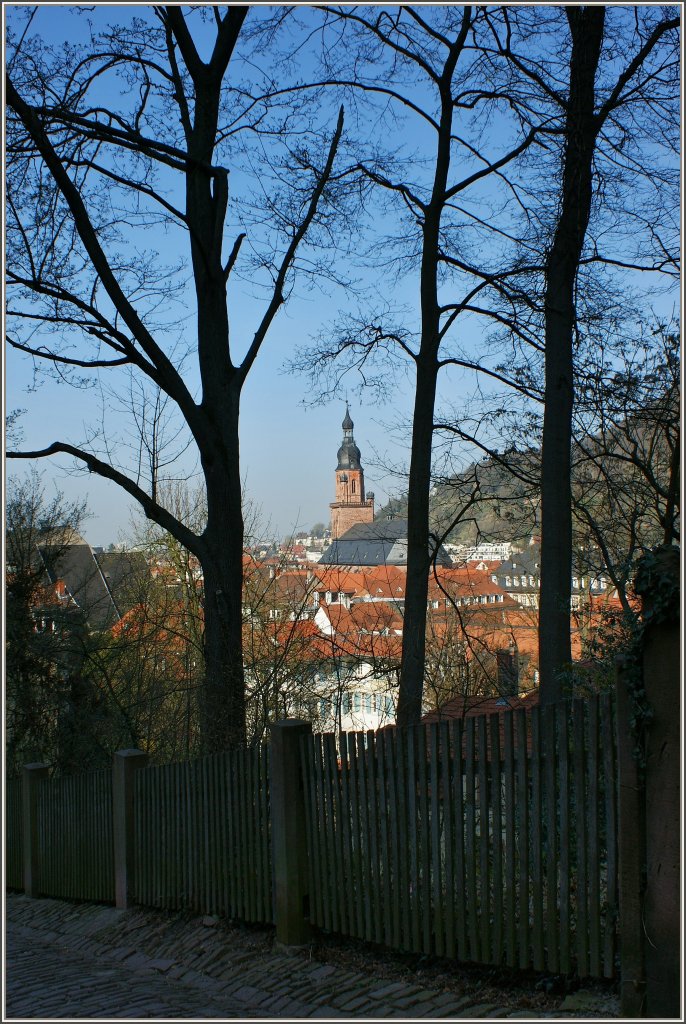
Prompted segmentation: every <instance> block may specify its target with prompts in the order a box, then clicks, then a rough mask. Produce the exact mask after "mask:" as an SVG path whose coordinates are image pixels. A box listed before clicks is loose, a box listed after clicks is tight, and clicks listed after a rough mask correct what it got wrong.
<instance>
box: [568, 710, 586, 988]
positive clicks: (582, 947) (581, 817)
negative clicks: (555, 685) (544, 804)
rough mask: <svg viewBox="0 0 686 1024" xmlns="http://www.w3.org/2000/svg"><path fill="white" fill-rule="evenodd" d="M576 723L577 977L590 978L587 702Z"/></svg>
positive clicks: (576, 715) (574, 717) (577, 711)
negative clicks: (585, 720)
mask: <svg viewBox="0 0 686 1024" xmlns="http://www.w3.org/2000/svg"><path fill="white" fill-rule="evenodd" d="M572 715H573V722H574V801H575V802H574V824H575V826H576V927H575V931H576V958H577V964H576V969H577V974H578V975H579V976H580V977H582V978H585V977H586V976H587V974H588V910H587V900H588V876H587V871H586V865H587V855H586V821H587V814H588V806H587V803H586V755H585V736H584V733H585V728H584V702H583V701H582V700H579V699H577V700H574V702H573V711H572Z"/></svg>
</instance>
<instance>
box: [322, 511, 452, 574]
mask: <svg viewBox="0 0 686 1024" xmlns="http://www.w3.org/2000/svg"><path fill="white" fill-rule="evenodd" d="M437 562H438V564H439V565H446V566H449V565H452V562H451V560H450V556H449V555H448V553H447V551H445V549H444V548H440V550H439V552H438V556H437ZM319 564H320V565H407V520H406V519H395V518H392V519H375V520H374V522H372V523H355V525H354V526H351V527H350V529H349V530H346V532H345V533H344V534H343V535H342V536H341V537H338V538H337V539H336V540H334V541H332V543H331V544H330V545H329V547H328V548H327V549H326V551H325V552H324V554H323V555H322V557H321V559H320V560H319Z"/></svg>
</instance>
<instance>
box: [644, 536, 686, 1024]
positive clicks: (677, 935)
mask: <svg viewBox="0 0 686 1024" xmlns="http://www.w3.org/2000/svg"><path fill="white" fill-rule="evenodd" d="M653 558H654V564H652V565H651V567H650V571H649V572H648V573H647V574H644V578H643V579H642V580H641V581H640V582H639V581H638V580H637V590H639V592H640V593H641V596H642V598H643V610H644V618H645V622H646V627H645V636H644V647H643V681H644V687H645V692H646V698H647V700H648V704H649V705H650V707H651V708H652V718H651V720H650V723H649V726H648V731H647V741H646V768H645V808H646V810H645V813H646V890H645V899H644V905H643V917H644V928H645V943H644V950H645V972H646V1003H645V1015H646V1017H650V1018H654V1019H657V1020H666V1019H668V1018H670V1017H678V1016H679V1012H680V988H681V969H680V955H679V954H680V945H681V934H682V933H681V922H680V903H681V899H680V840H681V797H680V784H681V764H680V748H681V666H680V644H679V632H680V629H679V596H680V595H679V569H680V559H679V550H678V548H675V547H666V548H661V549H659V550H658V551H657V552H655V554H654V556H653ZM646 575H647V579H646Z"/></svg>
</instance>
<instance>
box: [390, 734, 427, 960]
mask: <svg viewBox="0 0 686 1024" xmlns="http://www.w3.org/2000/svg"><path fill="white" fill-rule="evenodd" d="M420 731H421V730H417V732H420ZM395 741H396V744H395V756H396V766H395V767H396V772H397V775H398V787H397V799H398V837H397V843H398V885H399V887H400V888H399V891H400V892H402V893H404V894H405V896H404V898H403V899H402V901H401V903H402V906H401V924H400V929H401V932H400V933H401V936H402V938H401V941H402V943H403V946H404V947H405V948H406V949H408V948H411V946H410V905H409V899H408V894H409V893H410V845H409V842H408V839H409V833H410V831H411V830H412V829H413V828H414V827H415V826H414V825H413V823H412V820H411V818H410V817H409V811H408V794H407V790H406V787H405V786H404V784H403V780H404V779H406V778H408V765H409V754H410V752H409V747H408V744H409V733H408V730H407V729H398V730H396V734H395ZM420 764H421V755H420ZM417 898H419V896H418V894H417Z"/></svg>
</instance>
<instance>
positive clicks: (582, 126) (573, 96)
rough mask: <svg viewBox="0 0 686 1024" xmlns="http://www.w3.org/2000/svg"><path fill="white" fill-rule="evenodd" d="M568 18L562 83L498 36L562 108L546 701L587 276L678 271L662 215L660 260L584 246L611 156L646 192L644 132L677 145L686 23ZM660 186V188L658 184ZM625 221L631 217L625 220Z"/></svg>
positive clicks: (549, 367) (547, 404) (544, 475)
mask: <svg viewBox="0 0 686 1024" xmlns="http://www.w3.org/2000/svg"><path fill="white" fill-rule="evenodd" d="M565 16H566V20H567V24H568V29H569V37H570V48H569V55H568V58H565V59H564V60H563V62H562V69H563V73H562V75H559V76H557V75H556V73H555V66H554V65H553V71H552V73H550V72H549V71H548V69H547V68H546V67H545V66H544V65H541V62H540V60H539V58H538V56H537V55H536V53H535V46H534V47H533V51H534V52H533V56H531V55H530V54H532V46H531V43H532V42H533V41H534V40H535V36H534V37H533V40H529V42H528V43H527V46H526V50H525V49H524V46H523V45H521V44H520V47H519V50H518V52H516V51H515V49H514V48H513V45H512V34H511V31H510V23H509V21H508V19H507V15H506V22H507V27H508V31H507V33H506V34H505V35H504V36H502V37H501V35H500V34H499V32H498V30H497V29H496V30H495V31H494V36H495V38H496V40H497V42H498V49H499V52H500V54H503V55H506V56H507V57H508V59H509V60H510V61H511V62H512V64H513V66H514V67H515V69H516V72H517V74H521V75H523V76H524V78H525V79H526V80H528V81H529V82H530V83H531V84H532V85H533V87H534V88H535V89H536V90H538V91H539V94H540V95H541V96H542V97H545V98H546V100H547V101H551V102H552V104H553V108H554V107H557V109H558V112H559V115H560V118H561V125H560V126H561V132H562V140H563V150H562V154H561V161H560V177H561V184H560V188H559V191H556V192H554V193H553V197H554V202H555V205H556V207H557V212H556V215H555V218H554V221H553V225H552V233H551V238H550V248H549V251H548V255H547V258H546V261H545V286H544V292H543V304H544V334H545V354H544V363H545V366H544V374H545V384H544V398H543V410H544V411H543V431H542V465H541V505H542V537H541V599H540V626H539V659H540V672H541V699H542V700H543V701H544V702H550V701H554V700H557V699H559V698H560V697H561V696H562V679H561V675H560V673H561V670H562V669H563V668H564V666H566V665H568V664H569V663H570V662H571V637H570V628H569V623H570V578H571V566H572V471H571V453H572V414H573V407H574V392H575V358H574V345H575V338H576V337H577V332H578V310H579V298H578V291H577V289H578V288H579V287H580V282H579V269H580V267H581V266H582V263H583V262H584V261H585V260H586V261H588V262H594V261H602V260H603V259H608V260H609V261H611V262H618V263H619V264H620V265H621V264H622V262H623V263H624V265H625V266H629V265H631V266H633V267H634V268H636V269H638V268H643V267H646V266H647V267H651V266H652V267H656V268H658V269H662V267H664V266H665V265H666V267H667V269H668V270H670V271H671V270H672V269H673V263H674V260H673V255H672V254H673V251H674V250H673V248H672V247H671V246H670V245H669V244H668V243H667V242H666V239H665V238H663V237H662V235H661V231H660V225H661V224H662V223H663V222H662V220H661V218H660V217H659V216H656V217H655V220H654V221H653V222H652V223H651V224H649V225H648V229H649V232H652V235H653V243H654V244H653V245H652V246H651V249H652V250H653V253H654V256H653V259H652V260H651V259H648V258H646V255H651V254H650V253H648V254H643V255H644V258H643V259H641V258H640V255H641V254H637V255H636V256H634V257H633V259H632V257H631V256H629V257H628V258H627V256H626V254H623V257H622V258H621V259H619V260H618V259H617V257H616V256H614V260H613V255H614V254H612V253H608V252H607V251H606V250H605V251H603V249H601V247H600V245H599V244H598V241H597V239H596V238H593V242H594V245H593V251H592V252H590V253H589V252H588V247H587V244H586V243H587V232H588V228H589V222H590V221H591V216H592V209H593V204H594V197H595V198H596V199H597V202H598V205H599V206H600V208H601V209H603V208H607V207H608V203H607V202H606V201H604V199H605V197H599V191H600V188H601V186H602V185H604V186H605V188H606V190H607V191H609V190H610V188H611V187H612V183H611V180H610V178H609V177H607V176H603V175H602V173H601V172H599V167H598V165H599V162H600V160H601V157H602V156H604V157H605V161H606V164H607V162H610V163H611V164H612V165H614V167H615V168H620V169H621V171H622V172H623V173H622V176H621V178H620V179H619V180H618V181H617V180H616V181H615V182H614V185H615V186H616V185H617V184H619V185H620V188H623V189H631V188H632V187H637V183H638V179H639V178H640V177H646V178H647V177H649V176H651V175H652V174H653V170H654V169H653V167H652V166H649V165H648V163H647V162H646V160H645V158H641V157H640V156H638V155H637V153H636V147H637V145H638V144H639V142H641V141H642V139H641V137H643V140H645V137H646V131H647V132H651V133H654V132H656V131H659V132H662V133H664V136H665V138H666V139H667V142H668V144H669V142H670V140H669V136H670V133H672V135H673V132H674V111H675V107H674V95H675V94H674V85H675V72H676V68H677V67H678V55H677V53H676V45H677V42H676V41H677V31H678V27H679V19H678V17H673V16H670V14H669V12H667V13H666V14H663V13H662V12H657V14H656V16H654V17H653V12H649V13H648V15H647V16H644V17H643V18H642V19H639V18H638V17H637V18H636V20H635V23H634V28H633V32H632V31H631V30H630V29H627V27H626V26H622V25H620V24H618V25H616V26H615V27H614V28H613V29H610V28H609V27H608V25H607V22H606V9H605V8H604V7H602V6H601V7H594V6H586V7H566V8H565ZM515 18H516V15H515ZM533 28H534V31H535V26H533ZM609 46H614V47H615V48H616V50H618V55H616V54H614V53H612V54H611V55H610V54H607V61H606V62H607V65H608V68H609V70H608V68H605V69H603V73H602V74H601V73H600V68H601V59H602V55H603V49H604V47H609ZM610 56H611V59H610ZM615 59H616V60H617V61H618V64H615V63H614V61H615ZM617 68H618V69H617ZM648 119H649V120H648ZM627 151H628V153H627ZM654 176H655V178H656V179H657V180H658V181H659V175H658V174H655V175H654ZM622 179H623V180H622ZM624 195H625V199H624V200H620V202H619V203H618V204H617V205H618V206H620V207H621V206H622V204H623V214H624V217H625V220H626V222H627V224H628V222H629V221H630V220H631V219H632V218H631V216H630V214H629V211H630V209H631V204H630V202H628V201H627V200H626V194H624ZM658 199H659V195H658ZM616 212H617V213H618V214H619V216H620V218H621V216H622V211H616ZM643 234H644V231H641V235H643ZM603 248H604V247H603Z"/></svg>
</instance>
